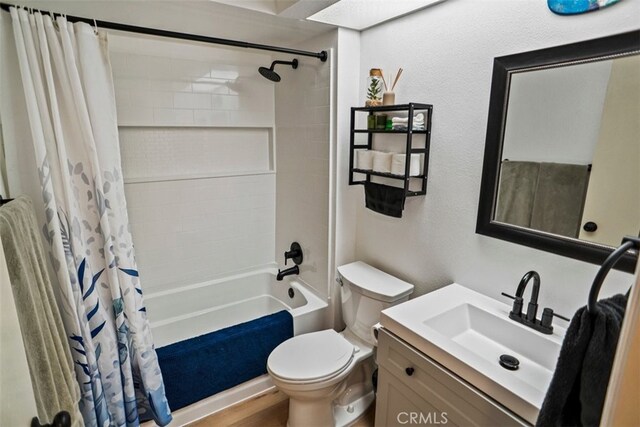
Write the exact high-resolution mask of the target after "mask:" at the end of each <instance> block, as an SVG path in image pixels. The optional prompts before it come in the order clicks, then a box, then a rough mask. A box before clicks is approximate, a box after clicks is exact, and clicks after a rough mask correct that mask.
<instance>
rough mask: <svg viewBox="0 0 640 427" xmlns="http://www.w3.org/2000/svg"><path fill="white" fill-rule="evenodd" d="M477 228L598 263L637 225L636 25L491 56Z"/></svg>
mask: <svg viewBox="0 0 640 427" xmlns="http://www.w3.org/2000/svg"><path fill="white" fill-rule="evenodd" d="M476 232H477V233H479V234H483V235H486V236H490V237H494V238H498V239H502V240H507V241H510V242H513V243H518V244H521V245H526V246H529V247H533V248H536V249H541V250H544V251H548V252H552V253H555V254H558V255H563V256H567V257H571V258H575V259H579V260H582V261H586V262H590V263H597V264H601V263H602V262H603V261H604V259H605V258H606V257H607V256H608V255H609V254H610V253H611V252H612V251H613V249H614V248H615V247H617V246H618V245H619V244H620V242H621V240H622V238H623V237H624V236H625V235H632V236H637V235H638V234H639V233H640V30H638V31H632V32H628V33H623V34H618V35H614V36H609V37H604V38H599V39H594V40H587V41H583V42H578V43H573V44H568V45H563V46H557V47H551V48H547V49H541V50H536V51H530V52H524V53H518V54H514V55H508V56H502V57H498V58H495V59H494V65H493V77H492V83H491V98H490V102H489V118H488V123H487V137H486V145H485V152H484V162H483V170H482V183H481V188H480V200H479V206H478V220H477V225H476ZM616 268H618V269H620V270H624V271H627V272H633V270H634V268H635V257H634V256H633V254H631V253H629V254H627V255H626V256H625V257H624V258H623V259H621V260H620V262H619V263H618V264H617V265H616Z"/></svg>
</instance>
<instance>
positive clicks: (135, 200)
mask: <svg viewBox="0 0 640 427" xmlns="http://www.w3.org/2000/svg"><path fill="white" fill-rule="evenodd" d="M110 56H111V61H112V68H113V76H114V86H115V91H116V101H117V110H118V124H119V127H120V144H121V153H122V163H123V169H124V176H125V190H126V193H127V204H128V211H129V217H130V222H131V226H132V233H133V239H134V243H135V245H136V256H137V261H138V268H139V270H140V275H141V279H142V281H143V285H144V286H145V289H146V290H147V292H154V291H164V290H170V289H175V288H176V287H180V286H186V285H190V284H195V283H199V282H202V281H206V280H210V279H214V278H218V277H222V276H226V275H229V274H233V273H234V272H240V271H245V270H247V269H251V268H255V267H257V266H263V265H266V264H271V263H273V261H274V260H275V253H274V248H275V185H276V182H275V181H276V180H275V170H274V159H273V157H274V154H273V149H274V141H273V136H274V135H273V126H274V89H273V84H272V83H270V82H268V81H266V80H264V79H263V78H262V77H260V76H259V74H258V73H257V68H258V66H261V65H269V64H270V62H271V57H270V56H269V55H265V54H255V53H251V52H247V51H238V50H232V49H223V48H216V47H211V46H205V45H196V44H190V43H179V42H173V41H168V40H162V39H155V40H154V39H145V38H137V37H124V36H115V35H113V36H110Z"/></svg>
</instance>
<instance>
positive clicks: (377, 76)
mask: <svg viewBox="0 0 640 427" xmlns="http://www.w3.org/2000/svg"><path fill="white" fill-rule="evenodd" d="M383 92H384V87H383V83H382V72H381V71H380V69H379V68H372V69H371V70H369V77H368V78H367V101H366V103H365V105H366V106H367V107H375V106H377V105H382V93H383Z"/></svg>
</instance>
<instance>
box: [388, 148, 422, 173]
mask: <svg viewBox="0 0 640 427" xmlns="http://www.w3.org/2000/svg"><path fill="white" fill-rule="evenodd" d="M406 159H407V155H406V154H400V153H395V154H394V155H393V158H392V159H391V173H392V174H394V175H404V170H405V169H404V168H405V162H406ZM421 166H422V154H412V155H411V164H410V165H409V176H418V175H420V174H421V173H422V168H421Z"/></svg>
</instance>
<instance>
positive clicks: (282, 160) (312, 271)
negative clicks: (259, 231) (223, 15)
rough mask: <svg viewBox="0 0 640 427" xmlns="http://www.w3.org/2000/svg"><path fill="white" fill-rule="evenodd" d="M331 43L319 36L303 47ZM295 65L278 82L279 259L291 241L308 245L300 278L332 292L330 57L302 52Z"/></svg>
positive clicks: (324, 292)
mask: <svg viewBox="0 0 640 427" xmlns="http://www.w3.org/2000/svg"><path fill="white" fill-rule="evenodd" d="M332 45H333V39H332V38H331V36H325V37H321V38H319V39H316V40H314V41H312V42H309V43H306V44H305V45H304V46H298V48H301V49H307V50H313V51H319V50H323V49H329V48H330V47H331V46H332ZM298 60H299V61H300V66H299V67H298V69H297V70H292V69H290V68H286V67H283V68H282V69H279V70H278V73H280V75H281V76H282V81H281V82H280V83H278V84H277V86H276V133H277V135H278V144H277V153H276V158H277V163H278V173H277V187H276V188H277V190H276V194H277V196H276V200H277V205H276V211H277V215H276V230H277V234H276V260H277V261H278V262H279V263H280V264H281V265H282V263H283V259H284V257H283V253H284V251H285V250H288V248H289V245H290V244H291V242H293V241H298V242H299V243H300V244H301V245H302V248H303V251H304V261H303V263H302V264H301V265H300V275H301V277H302V279H303V280H304V281H305V282H306V283H307V284H309V285H310V286H312V287H313V288H314V289H315V290H316V292H317V293H318V294H320V295H321V296H323V297H325V298H327V297H328V295H329V292H328V289H329V274H328V271H329V265H330V263H329V210H330V207H329V200H330V193H329V183H330V178H329V171H330V169H329V166H330V161H329V159H330V151H331V150H330V140H331V138H330V117H331V108H330V93H331V60H329V61H327V62H320V61H318V60H317V59H307V58H298Z"/></svg>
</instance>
